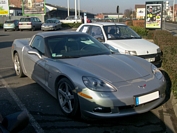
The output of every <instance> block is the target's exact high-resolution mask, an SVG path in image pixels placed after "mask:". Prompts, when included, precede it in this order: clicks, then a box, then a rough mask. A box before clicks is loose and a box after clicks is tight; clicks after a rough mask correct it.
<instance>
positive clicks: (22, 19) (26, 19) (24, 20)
mask: <svg viewBox="0 0 177 133" xmlns="http://www.w3.org/2000/svg"><path fill="white" fill-rule="evenodd" d="M20 22H30V18H21V19H20Z"/></svg>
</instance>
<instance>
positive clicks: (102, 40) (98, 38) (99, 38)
mask: <svg viewBox="0 0 177 133" xmlns="http://www.w3.org/2000/svg"><path fill="white" fill-rule="evenodd" d="M96 39H97V40H98V41H99V42H104V39H102V38H101V37H96Z"/></svg>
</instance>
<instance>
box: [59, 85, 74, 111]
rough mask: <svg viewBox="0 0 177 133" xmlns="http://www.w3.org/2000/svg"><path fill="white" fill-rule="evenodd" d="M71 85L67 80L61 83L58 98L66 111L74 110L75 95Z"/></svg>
mask: <svg viewBox="0 0 177 133" xmlns="http://www.w3.org/2000/svg"><path fill="white" fill-rule="evenodd" d="M71 90H72V88H71V86H70V84H68V83H67V82H63V83H61V84H60V85H59V89H58V98H59V102H60V105H61V108H62V109H63V111H64V112H66V113H71V112H72V111H73V101H74V95H73V94H72V93H71Z"/></svg>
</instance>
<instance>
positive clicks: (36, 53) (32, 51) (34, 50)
mask: <svg viewBox="0 0 177 133" xmlns="http://www.w3.org/2000/svg"><path fill="white" fill-rule="evenodd" d="M28 54H33V55H36V56H38V57H39V59H41V58H42V56H41V55H40V54H39V52H38V51H37V50H36V49H31V50H29V51H28Z"/></svg>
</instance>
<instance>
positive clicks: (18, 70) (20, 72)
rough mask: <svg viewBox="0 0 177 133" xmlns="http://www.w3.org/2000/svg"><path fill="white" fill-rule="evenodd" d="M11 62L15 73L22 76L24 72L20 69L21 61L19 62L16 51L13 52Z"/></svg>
mask: <svg viewBox="0 0 177 133" xmlns="http://www.w3.org/2000/svg"><path fill="white" fill-rule="evenodd" d="M13 62H14V68H15V73H16V75H17V76H18V77H19V78H21V77H23V76H24V73H23V70H22V67H21V62H20V59H19V55H18V53H15V56H14V60H13Z"/></svg>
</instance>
